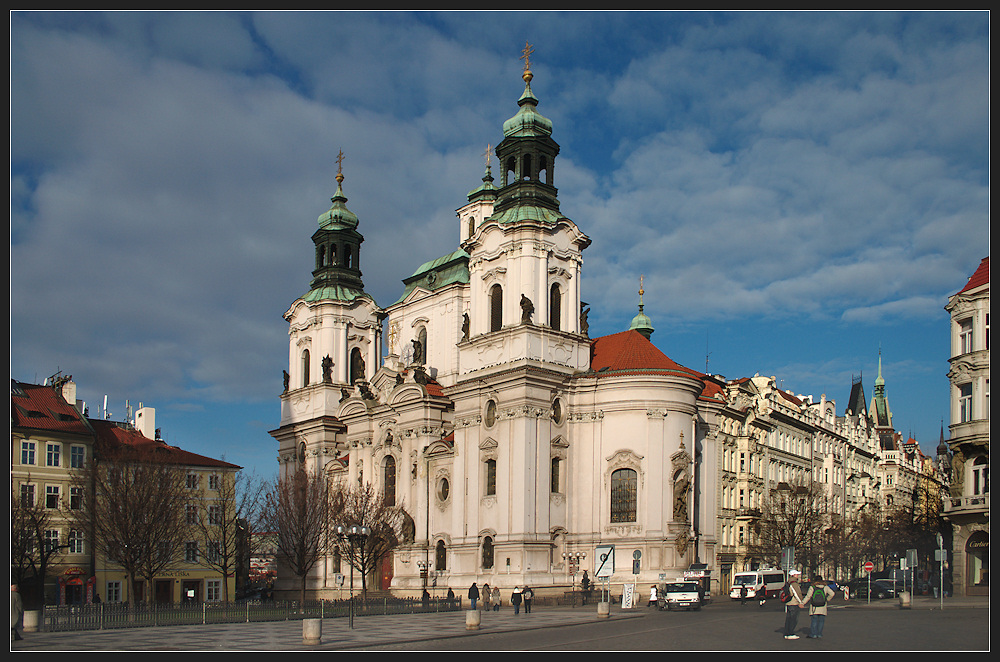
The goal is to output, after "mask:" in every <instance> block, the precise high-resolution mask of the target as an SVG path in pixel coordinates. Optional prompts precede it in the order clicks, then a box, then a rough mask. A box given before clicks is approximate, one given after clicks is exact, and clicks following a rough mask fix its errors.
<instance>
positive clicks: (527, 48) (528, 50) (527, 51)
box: [520, 41, 535, 83]
mask: <svg viewBox="0 0 1000 662" xmlns="http://www.w3.org/2000/svg"><path fill="white" fill-rule="evenodd" d="M534 52H535V49H534V48H532V47H531V44H529V43H528V42H527V41H525V42H524V50H523V51H521V58H520V59H522V60H524V74H523V75H522V76H521V78H523V79H524V82H525V83H528V82H530V81H531V60H530V58H531V54H532V53H534Z"/></svg>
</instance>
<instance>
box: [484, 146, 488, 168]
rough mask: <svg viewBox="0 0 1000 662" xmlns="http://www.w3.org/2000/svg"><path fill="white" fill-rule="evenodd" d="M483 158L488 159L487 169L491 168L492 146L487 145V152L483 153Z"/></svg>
mask: <svg viewBox="0 0 1000 662" xmlns="http://www.w3.org/2000/svg"><path fill="white" fill-rule="evenodd" d="M483 156H485V157H486V167H487V168H489V167H490V144H489V143H486V151H485V152H483Z"/></svg>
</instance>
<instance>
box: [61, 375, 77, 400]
mask: <svg viewBox="0 0 1000 662" xmlns="http://www.w3.org/2000/svg"><path fill="white" fill-rule="evenodd" d="M60 394H61V395H62V397H63V400H65V401H66V402H67V404H70V405H75V404H76V382H74V381H73V380H72V379H67V380H66V381H64V382H63V383H62V385H61V388H60Z"/></svg>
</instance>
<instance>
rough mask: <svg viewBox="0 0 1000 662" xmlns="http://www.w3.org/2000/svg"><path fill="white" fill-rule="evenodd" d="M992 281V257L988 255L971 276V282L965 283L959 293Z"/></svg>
mask: <svg viewBox="0 0 1000 662" xmlns="http://www.w3.org/2000/svg"><path fill="white" fill-rule="evenodd" d="M989 282H990V257H989V256H988V255H987V256H986V257H984V258H983V259H982V261H981V262H980V263H979V267H978V268H977V269H976V272H975V273H974V274H972V276H970V277H969V282H968V283H966V284H965V287H963V288H962V289H960V290H959V291H958V293H959V294H961V293H962V292H966V291H968V290H971V289H974V288H977V287H979V286H980V285H987V284H989Z"/></svg>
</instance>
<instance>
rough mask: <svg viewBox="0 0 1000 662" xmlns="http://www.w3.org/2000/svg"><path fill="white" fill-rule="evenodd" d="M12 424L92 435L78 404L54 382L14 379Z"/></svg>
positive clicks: (14, 425)
mask: <svg viewBox="0 0 1000 662" xmlns="http://www.w3.org/2000/svg"><path fill="white" fill-rule="evenodd" d="M10 423H11V427H20V428H30V429H35V430H48V431H50V432H65V433H70V434H82V435H88V436H89V435H90V430H89V429H88V428H87V424H86V423H84V421H83V418H82V417H81V416H80V412H78V411H77V410H76V407H75V406H73V405H71V404H69V403H68V402H66V400H64V399H63V397H62V394H61V393H59V392H58V391H56V390H55V389H54V388H53V387H51V386H39V385H37V384H22V383H21V382H16V381H14V380H11V384H10Z"/></svg>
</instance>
